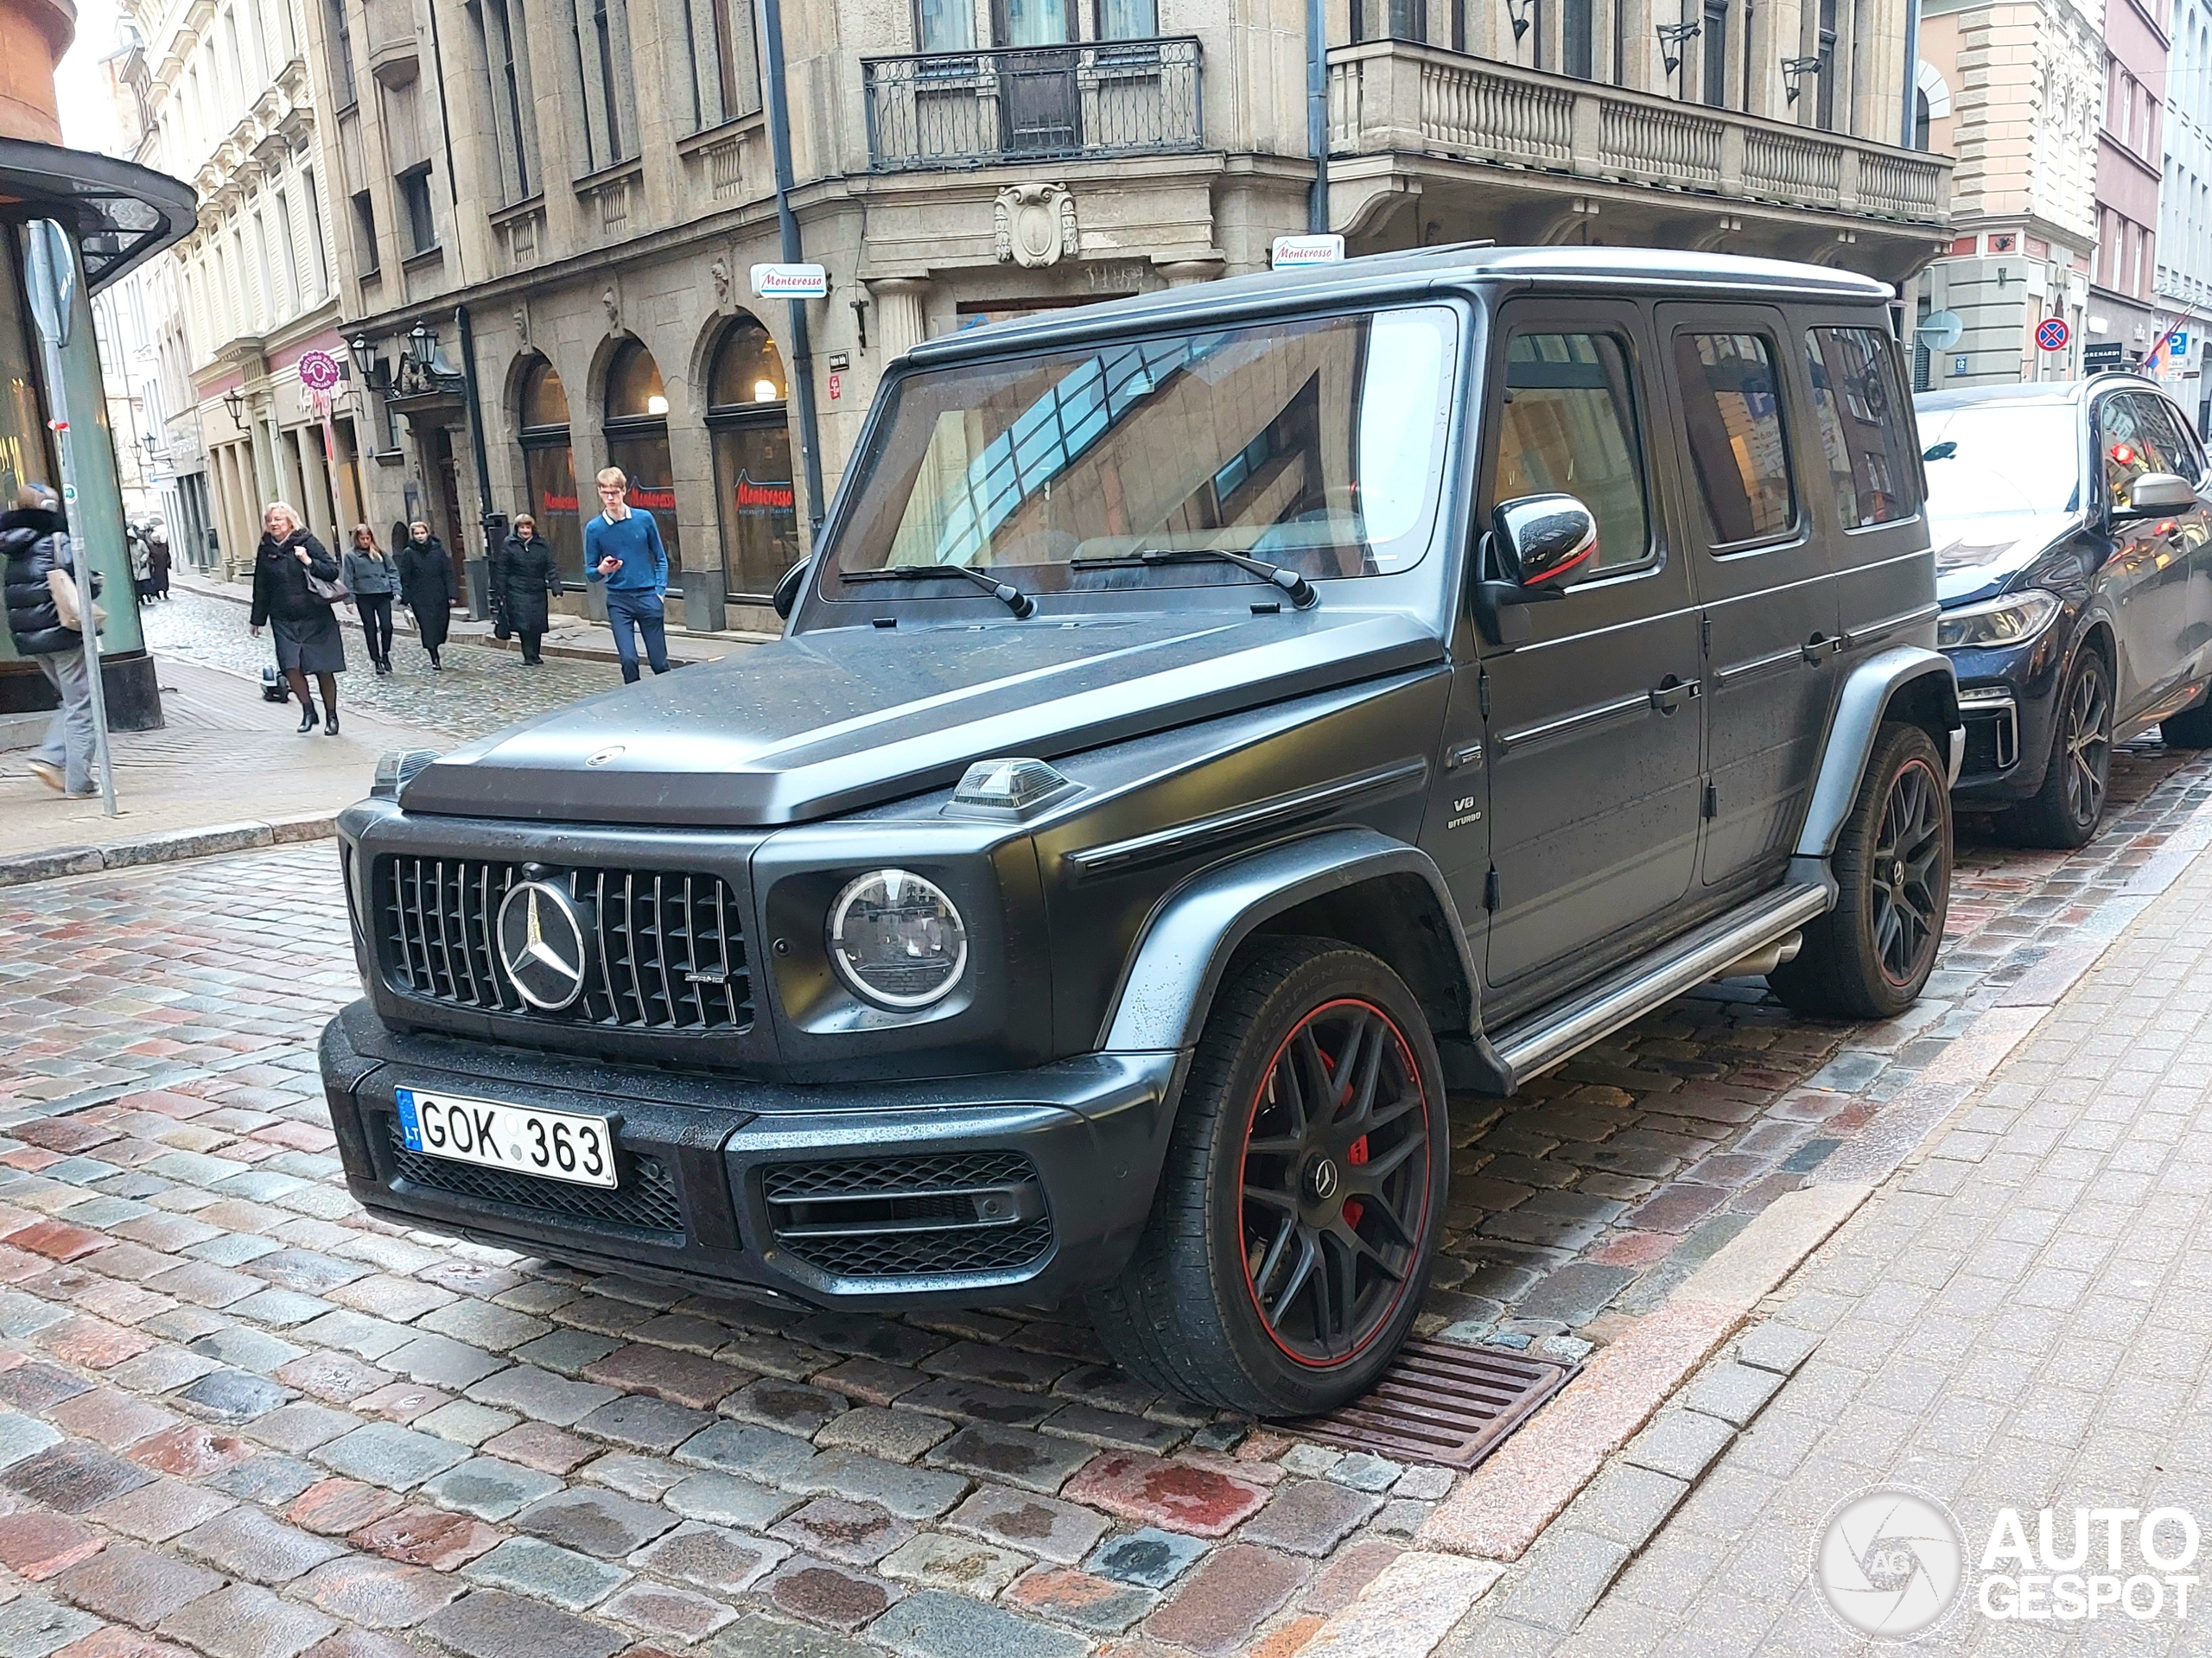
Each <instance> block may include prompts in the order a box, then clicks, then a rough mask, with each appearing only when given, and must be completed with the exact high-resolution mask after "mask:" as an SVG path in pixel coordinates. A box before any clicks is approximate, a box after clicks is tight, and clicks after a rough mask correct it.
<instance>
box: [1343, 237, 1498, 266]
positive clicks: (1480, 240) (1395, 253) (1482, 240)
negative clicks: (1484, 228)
mask: <svg viewBox="0 0 2212 1658" xmlns="http://www.w3.org/2000/svg"><path fill="white" fill-rule="evenodd" d="M1496 246H1497V238H1496V237H1492V236H1480V237H1477V238H1475V239H1474V240H1472V241H1469V242H1438V243H1435V244H1433V245H1431V246H1428V247H1418V248H1378V249H1377V250H1376V251H1374V252H1373V253H1355V254H1353V255H1352V256H1351V257H1352V258H1353V259H1402V258H1403V257H1406V255H1408V254H1409V253H1459V252H1464V251H1466V250H1467V249H1470V248H1494V247H1496ZM1345 263H1346V264H1350V263H1351V260H1346V261H1345Z"/></svg>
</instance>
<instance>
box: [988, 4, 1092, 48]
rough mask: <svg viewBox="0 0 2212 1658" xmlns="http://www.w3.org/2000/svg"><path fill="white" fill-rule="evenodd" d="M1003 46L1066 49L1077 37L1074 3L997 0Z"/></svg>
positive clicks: (1000, 38)
mask: <svg viewBox="0 0 2212 1658" xmlns="http://www.w3.org/2000/svg"><path fill="white" fill-rule="evenodd" d="M996 9H997V12H998V28H999V38H998V43H999V44H1000V45H1001V46H1062V45H1065V44H1066V43H1067V42H1068V41H1071V40H1073V39H1074V38H1075V18H1074V16H1072V15H1071V14H1072V12H1073V10H1074V9H1073V7H1072V6H1071V4H1070V0H996Z"/></svg>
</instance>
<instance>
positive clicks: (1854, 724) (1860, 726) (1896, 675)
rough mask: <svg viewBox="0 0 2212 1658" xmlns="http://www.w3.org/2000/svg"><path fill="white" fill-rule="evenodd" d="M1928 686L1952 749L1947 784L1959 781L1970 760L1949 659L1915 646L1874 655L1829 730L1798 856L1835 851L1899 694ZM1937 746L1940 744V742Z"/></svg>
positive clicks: (1853, 677) (1849, 683) (1850, 684)
mask: <svg viewBox="0 0 2212 1658" xmlns="http://www.w3.org/2000/svg"><path fill="white" fill-rule="evenodd" d="M1923 682H1928V683H1929V685H1930V688H1931V689H1933V690H1934V691H1935V694H1936V699H1937V706H1938V708H1939V709H1940V711H1941V713H1942V719H1943V721H1944V726H1945V728H1946V729H1947V730H1948V732H1949V734H1950V749H1949V752H1948V753H1947V754H1945V756H1944V759H1945V760H1946V761H1947V762H1948V765H1949V768H1950V774H1949V776H1948V778H1945V782H1946V783H1956V782H1957V781H1958V780H1959V765H1960V762H1961V760H1962V759H1964V758H1965V754H1966V740H1965V739H1966V727H1965V726H1964V724H1963V723H1961V721H1960V718H1959V682H1958V676H1957V675H1956V674H1955V672H1954V671H1953V670H1952V667H1951V659H1950V657H1947V656H1945V655H1944V654H1943V653H1942V651H1930V650H1928V649H1926V648H1925V647H1923V646H1921V645H1891V647H1890V648H1889V649H1888V650H1886V651H1878V652H1876V653H1875V654H1874V655H1873V656H1871V657H1867V658H1866V661H1864V662H1862V663H1860V664H1859V665H1858V666H1857V667H1856V668H1853V670H1851V673H1850V675H1849V677H1847V678H1846V679H1845V680H1844V682H1843V693H1842V695H1841V696H1840V697H1838V698H1837V701H1836V710H1835V718H1834V721H1832V722H1831V723H1830V724H1829V726H1828V740H1827V746H1826V747H1825V748H1824V749H1823V750H1822V751H1821V769H1820V772H1819V773H1818V775H1817V776H1816V777H1815V779H1814V783H1813V798H1812V803H1811V804H1810V805H1808V807H1807V808H1806V810H1805V823H1804V827H1803V828H1802V829H1801V830H1800V831H1799V832H1798V835H1797V855H1798V856H1799V857H1801V858H1821V859H1826V858H1827V855H1828V854H1830V853H1832V852H1834V850H1835V841H1836V836H1837V835H1839V834H1840V832H1841V831H1842V829H1843V820H1844V819H1845V818H1846V817H1847V816H1849V815H1850V813H1851V804H1852V802H1853V801H1854V800H1856V799H1857V798H1858V797H1859V779H1860V778H1863V777H1865V776H1866V760H1867V758H1868V756H1870V755H1871V754H1872V753H1873V752H1874V737H1875V734H1876V733H1877V732H1878V731H1879V730H1880V729H1881V728H1882V721H1883V719H1884V717H1885V715H1887V714H1888V713H1889V710H1890V706H1891V703H1892V702H1894V701H1895V700H1896V699H1897V695H1898V693H1899V692H1901V691H1904V690H1906V689H1909V688H1916V687H1918V686H1920V685H1921V684H1922V683H1923ZM1937 746H1938V747H1939V748H1941V747H1942V743H1941V742H1940V741H1939V742H1938V744H1937Z"/></svg>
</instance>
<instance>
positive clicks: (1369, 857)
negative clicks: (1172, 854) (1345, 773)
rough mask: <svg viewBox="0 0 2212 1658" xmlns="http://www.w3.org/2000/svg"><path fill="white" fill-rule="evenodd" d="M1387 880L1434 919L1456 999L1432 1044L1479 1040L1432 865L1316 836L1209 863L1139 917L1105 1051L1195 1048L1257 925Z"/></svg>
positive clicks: (1379, 844)
mask: <svg viewBox="0 0 2212 1658" xmlns="http://www.w3.org/2000/svg"><path fill="white" fill-rule="evenodd" d="M1393 876H1412V877H1414V878H1416V879H1418V880H1420V881H1421V882H1422V884H1423V885H1424V886H1426V887H1427V892H1428V895H1429V897H1430V899H1432V900H1433V902H1434V904H1435V905H1436V906H1437V909H1438V911H1439V912H1440V915H1441V918H1442V920H1443V924H1444V929H1445V931H1446V932H1447V933H1448V934H1449V935H1450V939H1451V944H1452V950H1453V952H1454V957H1455V960H1456V962H1457V966H1458V971H1459V978H1460V981H1461V987H1460V988H1461V989H1462V992H1463V994H1464V995H1465V1006H1466V1008H1467V1018H1468V1025H1467V1028H1466V1029H1465V1030H1439V1031H1436V1032H1434V1035H1435V1036H1436V1038H1437V1039H1438V1040H1439V1041H1440V1042H1449V1041H1458V1042H1462V1043H1464V1042H1466V1041H1469V1040H1472V1041H1473V1042H1475V1043H1476V1044H1477V1045H1478V1049H1479V1048H1486V1047H1487V1044H1486V1043H1484V1041H1483V1038H1482V1012H1481V1009H1482V975H1481V973H1480V970H1479V969H1478V966H1477V964H1476V962H1475V958H1474V952H1473V951H1472V950H1471V949H1470V947H1469V945H1468V943H1467V932H1466V929H1465V927H1464V926H1463V925H1462V924H1460V920H1459V907H1458V906H1457V905H1455V904H1453V903H1452V891H1451V888H1450V887H1449V886H1447V885H1446V882H1445V880H1444V873H1443V871H1441V870H1440V869H1439V868H1438V867H1436V861H1435V860H1434V859H1433V858H1431V857H1430V856H1429V855H1428V854H1427V853H1426V852H1424V851H1422V850H1421V848H1419V847H1417V846H1413V845H1410V844H1408V843H1407V842H1403V841H1399V840H1395V839H1393V838H1392V837H1391V836H1389V835H1384V834H1383V833H1381V832H1380V831H1378V830H1376V829H1363V828H1357V827H1345V828H1339V829H1322V830H1319V831H1318V832H1317V833H1314V834H1312V835H1301V836H1300V837H1298V838H1297V839H1295V840H1291V841H1285V842H1278V843H1277V844H1275V845H1274V846H1270V847H1266V848H1261V849H1260V850H1257V851H1255V852H1250V853H1247V854H1243V855H1242V856H1240V857H1236V858H1233V859H1230V860H1229V861H1226V862H1223V863H1218V864H1215V865H1213V866H1211V867H1209V868H1206V869H1202V870H1200V871H1199V872H1198V873H1196V874H1194V875H1192V876H1191V877H1190V878H1189V879H1188V880H1185V881H1184V882H1183V883H1182V885H1180V886H1177V887H1176V888H1175V889H1174V890H1173V891H1172V892H1170V893H1168V894H1167V895H1166V897H1165V898H1164V899H1161V900H1160V903H1159V905H1157V906H1156V907H1155V908H1154V911H1153V912H1152V914H1151V916H1150V917H1149V918H1147V920H1146V923H1145V926H1144V930H1143V931H1142V933H1141V935H1140V936H1139V937H1138V939H1137V943H1136V948H1135V950H1132V951H1131V952H1130V955H1129V961H1128V967H1127V968H1126V969H1124V971H1123V973H1122V983H1121V986H1120V988H1119V989H1118V991H1117V992H1116V995H1115V997H1114V1001H1113V1005H1112V1007H1110V1009H1109V1011H1108V1013H1107V1016H1106V1020H1105V1028H1104V1031H1103V1033H1102V1036H1101V1039H1100V1042H1099V1046H1100V1047H1101V1048H1103V1049H1105V1050H1107V1051H1113V1052H1128V1051H1137V1050H1142V1049H1160V1048H1190V1047H1192V1046H1195V1045H1197V1043H1198V1034H1199V1032H1201V1031H1202V1030H1203V1029H1204V1028H1205V1021H1206V1014H1207V1013H1208V1011H1209V1009H1211V1007H1212V1004H1213V998H1214V994H1215V992H1216V991H1217V990H1218V989H1219V988H1220V985H1221V979H1222V975H1223V973H1224V971H1226V970H1227V968H1228V966H1229V962H1230V957H1231V956H1234V955H1235V954H1236V950H1237V948H1238V946H1240V945H1241V944H1243V943H1244V941H1245V940H1246V939H1247V938H1249V937H1251V936H1252V934H1253V933H1254V932H1255V931H1257V930H1258V929H1259V928H1260V927H1262V925H1264V924H1266V923H1267V922H1268V921H1269V920H1271V919H1272V918H1274V917H1276V916H1279V915H1281V914H1282V913H1284V912H1286V911H1288V910H1292V909H1295V908H1296V907H1297V906H1298V905H1301V904H1304V903H1306V902H1308V901H1310V900H1312V899H1317V898H1321V897H1324V896H1325V895H1327V894H1330V893H1338V892H1342V891H1344V890H1345V889H1347V888H1350V887H1354V886H1361V885H1363V884H1364V883H1367V882H1370V881H1378V880H1387V879H1389V878H1390V877H1393Z"/></svg>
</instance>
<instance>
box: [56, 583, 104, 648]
mask: <svg viewBox="0 0 2212 1658" xmlns="http://www.w3.org/2000/svg"><path fill="white" fill-rule="evenodd" d="M46 590H47V592H48V594H51V595H52V596H53V599H54V614H55V615H56V616H58V617H60V620H61V625H62V626H64V627H66V628H67V629H68V630H69V631H70V632H73V633H81V632H84V631H85V619H84V614H83V613H82V612H80V611H79V609H78V608H77V584H76V582H75V581H73V580H71V579H70V575H69V573H68V572H67V570H48V572H47V573H46ZM106 620H107V611H106V609H105V607H103V606H101V605H100V604H99V603H98V602H95V603H94V604H93V606H92V626H93V627H94V628H95V629H97V628H99V626H102V625H103V624H104V623H105V622H106Z"/></svg>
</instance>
